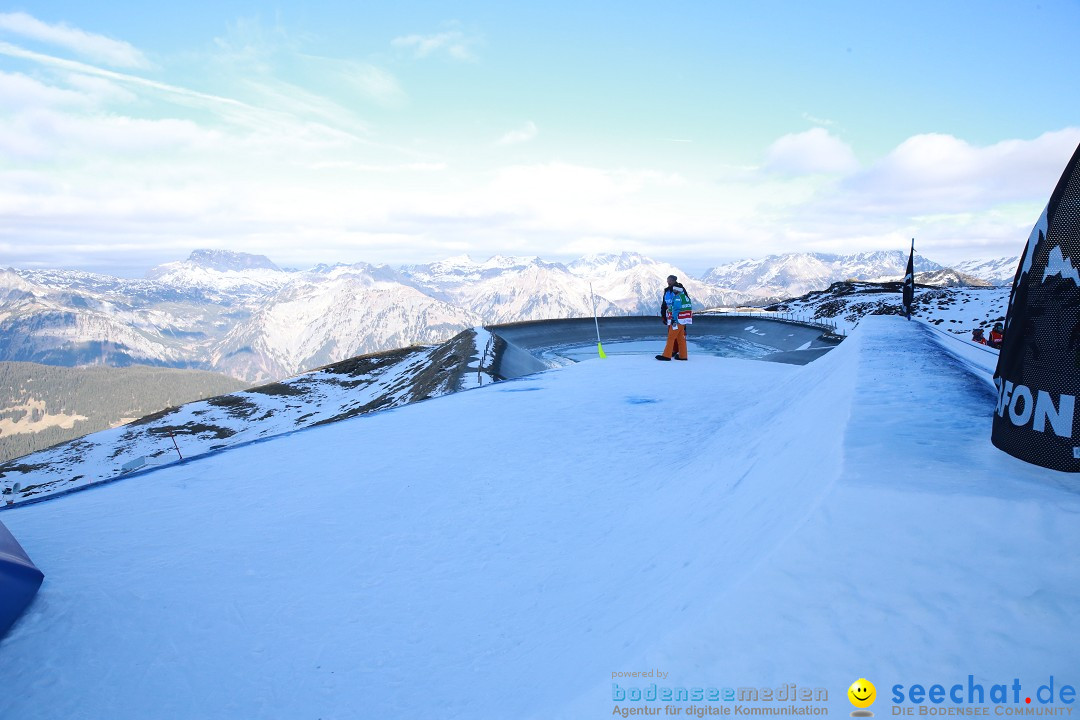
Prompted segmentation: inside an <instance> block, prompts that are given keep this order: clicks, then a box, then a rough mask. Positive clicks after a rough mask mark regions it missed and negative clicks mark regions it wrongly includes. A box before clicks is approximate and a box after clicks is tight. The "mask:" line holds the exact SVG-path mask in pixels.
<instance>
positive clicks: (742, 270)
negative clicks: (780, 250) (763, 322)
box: [702, 250, 944, 297]
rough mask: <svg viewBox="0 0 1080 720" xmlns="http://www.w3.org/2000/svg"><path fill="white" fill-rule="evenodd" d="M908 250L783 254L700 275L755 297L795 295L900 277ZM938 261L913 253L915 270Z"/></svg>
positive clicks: (929, 267)
mask: <svg viewBox="0 0 1080 720" xmlns="http://www.w3.org/2000/svg"><path fill="white" fill-rule="evenodd" d="M907 260H908V253H906V252H904V251H902V250H879V251H873V252H862V253H854V254H850V255H833V254H829V253H785V254H783V255H769V256H768V257H764V258H759V259H747V260H739V261H736V262H733V263H728V264H726V265H719V266H717V267H714V268H712V269H711V270H709V271H708V272H706V273H705V275H704V276H703V277H702V280H703V281H704V282H706V283H709V284H711V285H715V286H718V287H720V288H723V289H727V290H734V291H738V292H745V293H749V294H750V295H753V296H756V297H778V296H781V297H782V296H790V295H798V294H801V293H805V292H809V291H810V290H815V289H821V288H824V287H828V286H829V284H830V283H833V282H838V281H841V280H879V279H885V278H900V277H903V275H904V272H905V271H906V269H907ZM943 269H944V268H943V267H942V266H941V265H939V264H938V263H935V262H932V261H930V260H926V259H925V258H922V257H920V256H919V255H916V256H915V271H916V272H932V271H937V270H943Z"/></svg>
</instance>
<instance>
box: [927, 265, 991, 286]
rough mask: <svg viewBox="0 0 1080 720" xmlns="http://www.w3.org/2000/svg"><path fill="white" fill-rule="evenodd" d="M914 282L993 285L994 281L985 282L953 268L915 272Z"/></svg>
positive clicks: (949, 284) (940, 284)
mask: <svg viewBox="0 0 1080 720" xmlns="http://www.w3.org/2000/svg"><path fill="white" fill-rule="evenodd" d="M915 282H916V283H919V284H920V285H935V286H937V287H994V283H991V282H987V281H986V280H983V279H982V278H977V277H975V276H974V275H968V274H967V273H962V272H960V271H959V270H955V269H953V268H945V269H943V270H934V271H932V272H921V273H915Z"/></svg>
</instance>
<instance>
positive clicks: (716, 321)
mask: <svg viewBox="0 0 1080 720" xmlns="http://www.w3.org/2000/svg"><path fill="white" fill-rule="evenodd" d="M599 325H600V339H601V340H602V341H603V342H605V343H614V342H621V341H628V340H656V342H657V344H658V347H662V346H663V342H664V336H665V333H666V331H665V328H664V326H663V325H662V324H661V322H660V319H659V317H658V316H657V317H652V316H648V317H641V316H635V317H605V318H600V320H599ZM486 329H487V330H488V331H489V332H491V333H492V334H493V335H494V336H495V337H496V338H497V339H498V340H501V341H502V342H501V343H497V345H496V348H495V362H494V365H493V367H492V370H493V371H494V373H495V374H496V375H498V376H500V377H503V378H517V377H522V376H524V375H529V374H531V373H534V372H540V371H541V370H547V369H549V368H550V365H548V364H547V363H545V362H544V361H543V360H542V359H541V358H540V356H541V355H542V354H543V353H544V352H545V351H550V350H553V349H555V348H558V347H565V346H569V345H587V344H589V343H595V342H596V324H595V323H594V321H593V319H592V318H569V319H562V320H531V321H527V322H517V323H507V324H505V325H489V326H487V328H486ZM689 333H690V336H691V339H696V338H702V337H727V338H736V339H739V340H745V341H747V342H750V343H754V344H755V345H760V346H764V347H768V348H771V349H772V350H773V352H772V353H770V354H768V355H766V356H764V357H763V358H762V360H770V361H773V362H784V363H790V364H793V365H805V364H806V363H808V362H810V361H811V360H814V359H816V358H819V357H821V356H822V355H823V354H825V353H826V352H828V351H829V350H831V349H832V348H834V347H835V346H836V345H837V344H838V343H839V342H840V339H839V338H837V337H836V336H835V335H833V334H832V333H831V332H829V331H828V330H827V329H825V328H824V327H821V326H816V325H811V324H806V323H799V322H793V321H788V320H780V319H773V318H768V317H751V316H746V315H696V316H694V324H693V325H692V326H691V327H690V330H689Z"/></svg>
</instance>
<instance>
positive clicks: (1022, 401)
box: [990, 147, 1080, 472]
mask: <svg viewBox="0 0 1080 720" xmlns="http://www.w3.org/2000/svg"><path fill="white" fill-rule="evenodd" d="M1004 329H1005V338H1004V344H1003V345H1002V347H1001V357H999V358H998V364H997V370H996V371H995V373H994V383H995V384H996V385H997V388H998V403H997V408H996V411H995V413H994V428H993V431H992V433H991V436H990V439H991V441H992V442H993V443H994V445H996V446H997V447H999V448H1001V449H1002V450H1004V451H1005V452H1007V453H1009V454H1010V455H1013V456H1015V457H1018V458H1020V459H1021V460H1025V461H1027V462H1030V463H1034V464H1036V465H1041V466H1043V467H1047V468H1051V469H1053V470H1062V471H1065V472H1080V433H1078V432H1077V422H1076V396H1077V395H1078V394H1080V147H1077V149H1076V151H1075V152H1074V153H1073V156H1072V159H1071V160H1070V161H1069V164H1068V166H1067V167H1066V168H1065V172H1064V174H1062V176H1061V179H1060V180H1058V184H1057V187H1056V188H1054V192H1053V194H1052V195H1051V196H1050V202H1049V203H1048V204H1047V206H1046V209H1045V210H1043V214H1042V217H1040V218H1039V222H1038V223H1036V225H1035V228H1034V229H1033V230H1032V231H1031V236H1030V237H1029V238H1028V241H1027V246H1026V247H1025V248H1024V254H1023V255H1022V256H1021V258H1020V266H1019V267H1018V268H1017V269H1016V277H1015V278H1014V279H1013V286H1012V295H1011V296H1010V297H1009V311H1008V314H1007V315H1006V317H1005V327H1004Z"/></svg>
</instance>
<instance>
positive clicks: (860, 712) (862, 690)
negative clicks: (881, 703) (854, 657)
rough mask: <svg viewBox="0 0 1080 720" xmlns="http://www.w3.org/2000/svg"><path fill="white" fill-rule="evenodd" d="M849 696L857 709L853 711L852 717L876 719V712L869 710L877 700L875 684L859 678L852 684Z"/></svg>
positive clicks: (848, 692)
mask: <svg viewBox="0 0 1080 720" xmlns="http://www.w3.org/2000/svg"><path fill="white" fill-rule="evenodd" d="M847 696H848V700H850V701H851V704H852V705H854V706H855V708H856V709H855V710H852V711H851V717H874V712H873V711H872V710H867V708H868V707H870V706H871V705H873V704H874V701H875V700H877V688H875V687H874V683H872V682H870V681H869V680H867V679H866V678H859V679H858V680H856V681H855V682H853V683H851V687H849V688H848V690H847Z"/></svg>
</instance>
